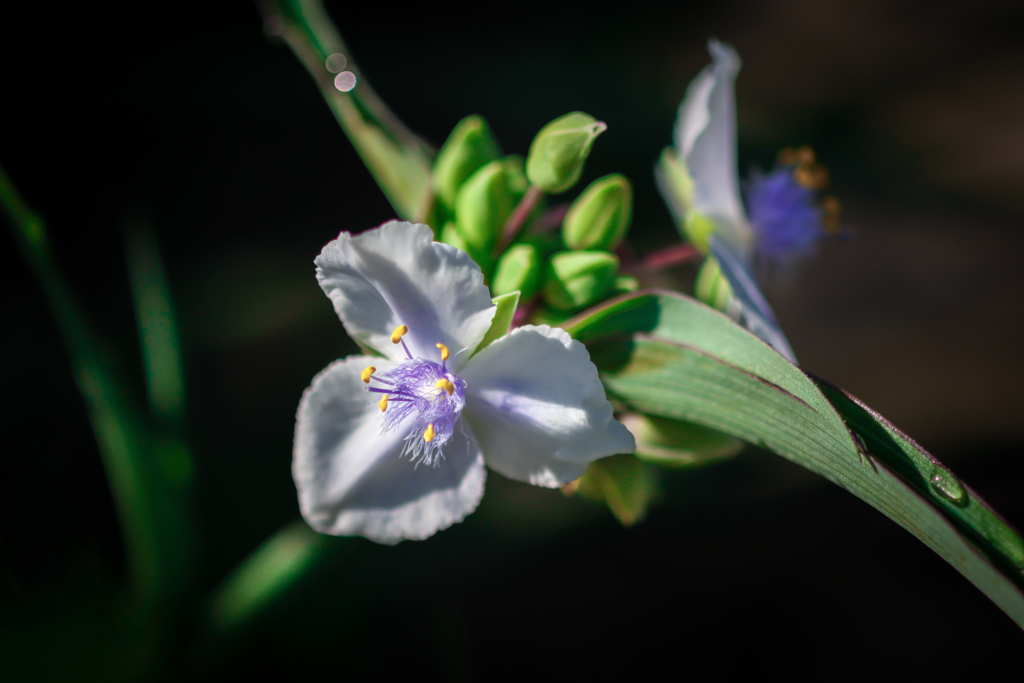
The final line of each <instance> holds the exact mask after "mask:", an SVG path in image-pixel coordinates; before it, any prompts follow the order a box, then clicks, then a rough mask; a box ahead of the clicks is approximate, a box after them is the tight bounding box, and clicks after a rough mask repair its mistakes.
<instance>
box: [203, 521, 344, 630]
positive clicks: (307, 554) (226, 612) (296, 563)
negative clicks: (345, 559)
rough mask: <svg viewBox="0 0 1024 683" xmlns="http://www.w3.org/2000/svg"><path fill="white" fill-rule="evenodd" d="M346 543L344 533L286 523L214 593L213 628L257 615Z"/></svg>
mask: <svg viewBox="0 0 1024 683" xmlns="http://www.w3.org/2000/svg"><path fill="white" fill-rule="evenodd" d="M344 543H345V539H339V538H335V537H331V536H324V535H322V534H318V533H316V532H315V531H313V530H312V529H310V528H309V527H308V526H307V525H306V523H305V522H303V521H302V520H296V521H295V522H292V523H291V524H288V525H286V526H284V527H281V529H279V530H278V531H277V532H276V533H274V535H272V536H271V537H270V538H268V539H267V540H266V541H265V542H264V543H263V545H261V546H260V547H259V548H257V549H256V550H255V551H253V553H252V554H251V555H250V556H249V557H248V558H247V559H246V560H245V561H244V562H243V563H242V564H241V565H239V566H238V568H236V569H235V570H234V571H233V572H232V573H231V574H230V575H228V577H227V578H225V580H224V582H223V583H222V584H221V585H220V587H219V588H218V589H217V590H216V591H214V593H213V594H212V595H211V596H210V599H209V601H208V603H207V611H206V618H207V628H208V630H209V631H210V632H211V634H219V633H223V632H227V631H231V630H234V629H236V628H238V627H240V626H242V625H244V624H247V623H249V622H251V621H252V620H253V619H256V618H257V617H259V616H260V615H261V614H263V613H265V612H266V610H267V609H268V608H270V607H271V605H273V604H274V603H275V602H276V601H278V600H280V599H281V598H282V597H284V596H285V595H286V594H287V593H288V592H289V591H291V590H293V589H294V588H295V587H296V586H297V585H298V584H300V583H302V581H303V580H304V579H306V578H307V577H308V576H309V574H310V573H312V572H313V571H314V570H315V569H316V568H317V567H318V566H320V564H321V563H322V561H323V560H324V559H325V558H326V557H327V556H328V554H329V551H333V550H335V549H337V548H339V547H340V546H342V545H343V544H344Z"/></svg>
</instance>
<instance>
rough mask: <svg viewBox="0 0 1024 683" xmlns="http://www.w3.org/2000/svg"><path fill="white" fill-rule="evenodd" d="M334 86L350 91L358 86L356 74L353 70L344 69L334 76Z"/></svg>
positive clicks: (342, 90) (343, 90)
mask: <svg viewBox="0 0 1024 683" xmlns="http://www.w3.org/2000/svg"><path fill="white" fill-rule="evenodd" d="M334 87H335V88H337V89H338V90H340V91H341V92H348V91H349V90H351V89H352V88H354V87H356V75H355V74H354V73H352V72H351V71H342V72H341V73H340V74H338V75H337V76H335V77H334Z"/></svg>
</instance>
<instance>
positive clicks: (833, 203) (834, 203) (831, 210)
mask: <svg viewBox="0 0 1024 683" xmlns="http://www.w3.org/2000/svg"><path fill="white" fill-rule="evenodd" d="M841 209H842V206H841V205H840V203H839V200H838V199H836V198H835V197H831V196H829V197H822V199H821V210H822V211H823V212H824V214H825V215H824V216H822V219H821V224H822V226H823V227H824V228H825V232H827V233H829V234H830V235H835V234H837V233H838V232H839V212H840V210H841Z"/></svg>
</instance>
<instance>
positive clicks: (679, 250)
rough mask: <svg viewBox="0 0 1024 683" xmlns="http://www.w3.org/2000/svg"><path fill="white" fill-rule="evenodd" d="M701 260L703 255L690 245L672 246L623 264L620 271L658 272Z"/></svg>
mask: <svg viewBox="0 0 1024 683" xmlns="http://www.w3.org/2000/svg"><path fill="white" fill-rule="evenodd" d="M701 258H703V255H702V254H701V253H700V252H699V251H697V250H696V249H695V248H694V247H693V245H692V244H673V245H672V246H671V247H665V248H664V249H659V250H657V251H652V252H651V253H650V254H647V255H646V256H643V257H641V258H639V259H637V260H635V261H632V262H631V263H625V264H623V266H622V270H623V271H624V272H625V271H632V272H638V271H644V270H658V269H660V268H667V267H669V266H678V265H681V264H683V263H690V262H692V261H697V260H699V259H701Z"/></svg>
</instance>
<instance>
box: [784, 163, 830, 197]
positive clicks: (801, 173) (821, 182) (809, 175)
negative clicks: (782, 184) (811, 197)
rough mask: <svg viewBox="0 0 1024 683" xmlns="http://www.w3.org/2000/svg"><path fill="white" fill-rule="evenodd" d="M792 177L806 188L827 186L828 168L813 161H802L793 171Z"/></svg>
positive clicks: (813, 188) (823, 187) (816, 188)
mask: <svg viewBox="0 0 1024 683" xmlns="http://www.w3.org/2000/svg"><path fill="white" fill-rule="evenodd" d="M793 179H794V180H796V182H797V183H798V184H799V185H801V186H803V187H806V188H807V189H808V190H824V189H825V188H826V187H828V169H827V168H825V167H824V166H822V165H821V164H819V163H816V162H814V161H802V162H800V165H799V166H797V167H796V170H795V171H793Z"/></svg>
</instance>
